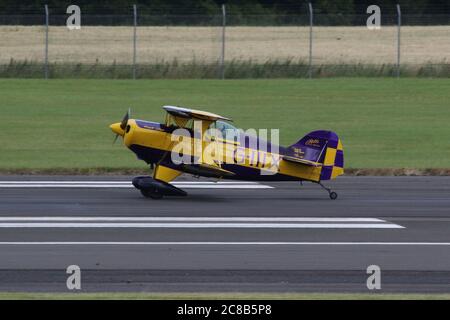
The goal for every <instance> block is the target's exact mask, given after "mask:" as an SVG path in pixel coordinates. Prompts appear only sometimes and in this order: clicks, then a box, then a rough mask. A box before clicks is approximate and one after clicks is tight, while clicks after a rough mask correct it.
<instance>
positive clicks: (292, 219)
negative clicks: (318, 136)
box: [0, 216, 386, 222]
mask: <svg viewBox="0 0 450 320" xmlns="http://www.w3.org/2000/svg"><path fill="white" fill-rule="evenodd" d="M1 221H166V222H167V221H174V222H180V221H189V222H194V221H195V222H236V221H239V222H244V221H246V222H386V221H385V220H381V219H378V218H316V217H312V218H309V217H298V218H297V217H67V216H65V217H1V216H0V222H1Z"/></svg>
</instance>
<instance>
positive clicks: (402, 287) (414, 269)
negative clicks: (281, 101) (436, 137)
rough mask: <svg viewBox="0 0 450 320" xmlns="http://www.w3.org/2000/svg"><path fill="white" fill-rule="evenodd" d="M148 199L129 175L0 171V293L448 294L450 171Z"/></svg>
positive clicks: (244, 186)
mask: <svg viewBox="0 0 450 320" xmlns="http://www.w3.org/2000/svg"><path fill="white" fill-rule="evenodd" d="M188 179H189V180H186V179H183V180H180V181H178V182H177V185H178V186H179V187H181V188H184V189H185V190H186V191H187V192H188V193H189V196H188V197H185V198H164V199H162V200H150V199H145V198H142V197H141V195H140V193H139V192H138V191H137V190H135V189H133V188H132V187H131V186H130V184H129V181H130V180H131V177H110V176H107V177H80V176H74V177H70V176H2V177H0V291H67V288H66V282H65V281H66V278H67V274H66V273H65V270H66V267H67V266H69V265H73V264H75V265H78V266H80V268H81V270H82V288H83V291H153V292H164V291H178V292H181V291H189V292H191V291H216V292H217V291H221V292H223V291H241V292H246V291H252V292H269V291H270V292H303V291H306V292H308V291H310V292H355V291H356V292H368V289H367V287H366V279H367V277H368V275H367V274H366V269H367V267H368V266H369V265H377V266H379V267H380V269H381V271H382V290H381V291H382V292H450V177H340V178H339V179H337V180H336V181H333V182H331V183H330V184H329V185H330V186H331V187H332V189H333V190H335V191H336V192H337V193H338V194H339V197H338V199H337V200H334V201H333V200H330V199H329V198H328V195H327V193H326V192H325V191H324V190H322V189H320V187H318V186H317V185H314V184H310V183H309V184H304V185H303V186H300V184H299V183H294V182H283V183H247V182H232V181H231V182H219V183H215V182H213V181H211V180H195V179H192V178H188Z"/></svg>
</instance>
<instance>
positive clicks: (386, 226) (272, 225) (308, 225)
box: [0, 222, 403, 229]
mask: <svg viewBox="0 0 450 320" xmlns="http://www.w3.org/2000/svg"><path fill="white" fill-rule="evenodd" d="M0 228H238V229H241V228H251V229H266V228H270V229H403V227H402V226H400V225H397V224H391V223H389V224H386V223H383V224H381V223H354V224H349V223H176V222H174V223H67V222H60V223H58V222H48V223H39V222H30V223H28V222H23V223H0Z"/></svg>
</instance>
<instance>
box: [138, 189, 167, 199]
mask: <svg viewBox="0 0 450 320" xmlns="http://www.w3.org/2000/svg"><path fill="white" fill-rule="evenodd" d="M140 191H141V194H142V195H143V196H144V197H146V198H151V199H154V200H159V199H162V197H163V195H162V193H159V192H158V190H155V189H141V190H140Z"/></svg>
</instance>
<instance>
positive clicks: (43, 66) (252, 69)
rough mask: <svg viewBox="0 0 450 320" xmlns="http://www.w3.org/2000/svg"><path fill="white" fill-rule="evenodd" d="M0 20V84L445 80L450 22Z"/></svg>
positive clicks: (310, 16) (48, 15)
mask: <svg viewBox="0 0 450 320" xmlns="http://www.w3.org/2000/svg"><path fill="white" fill-rule="evenodd" d="M397 9H398V11H397V14H395V15H384V14H381V27H380V28H379V29H374V30H371V29H369V28H368V27H367V25H366V22H367V19H368V17H369V16H370V14H361V15H339V14H335V15H324V14H315V13H314V8H313V7H312V6H311V5H309V6H307V7H306V8H305V10H303V12H301V14H290V15H283V16H280V15H276V16H275V15H251V14H249V15H245V16H242V15H239V16H237V15H229V14H227V10H226V7H225V6H223V7H222V8H221V12H218V14H217V15H212V16H204V15H191V14H187V15H152V14H149V13H148V12H145V13H140V12H139V8H138V7H136V6H133V7H131V8H129V12H126V13H125V14H122V15H107V14H103V15H99V14H92V13H87V14H86V13H83V11H82V8H81V29H78V30H69V29H68V28H67V26H66V22H67V19H68V17H69V16H70V15H69V14H64V13H63V12H61V11H56V10H52V9H51V8H50V9H49V8H47V7H45V8H42V12H41V13H40V14H39V13H32V14H31V13H30V14H26V15H25V14H22V15H1V12H0V77H45V78H56V77H82V78H84V77H94V78H96V77H100V78H134V79H136V78H260V77H311V78H313V77H323V76H340V75H343V76H358V75H363V76H397V77H399V76H421V75H425V76H427V75H428V76H445V77H448V76H450V66H449V60H450V41H449V40H450V16H448V15H444V14H443V15H433V16H417V15H413V14H402V12H401V8H400V7H398V8H397Z"/></svg>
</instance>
